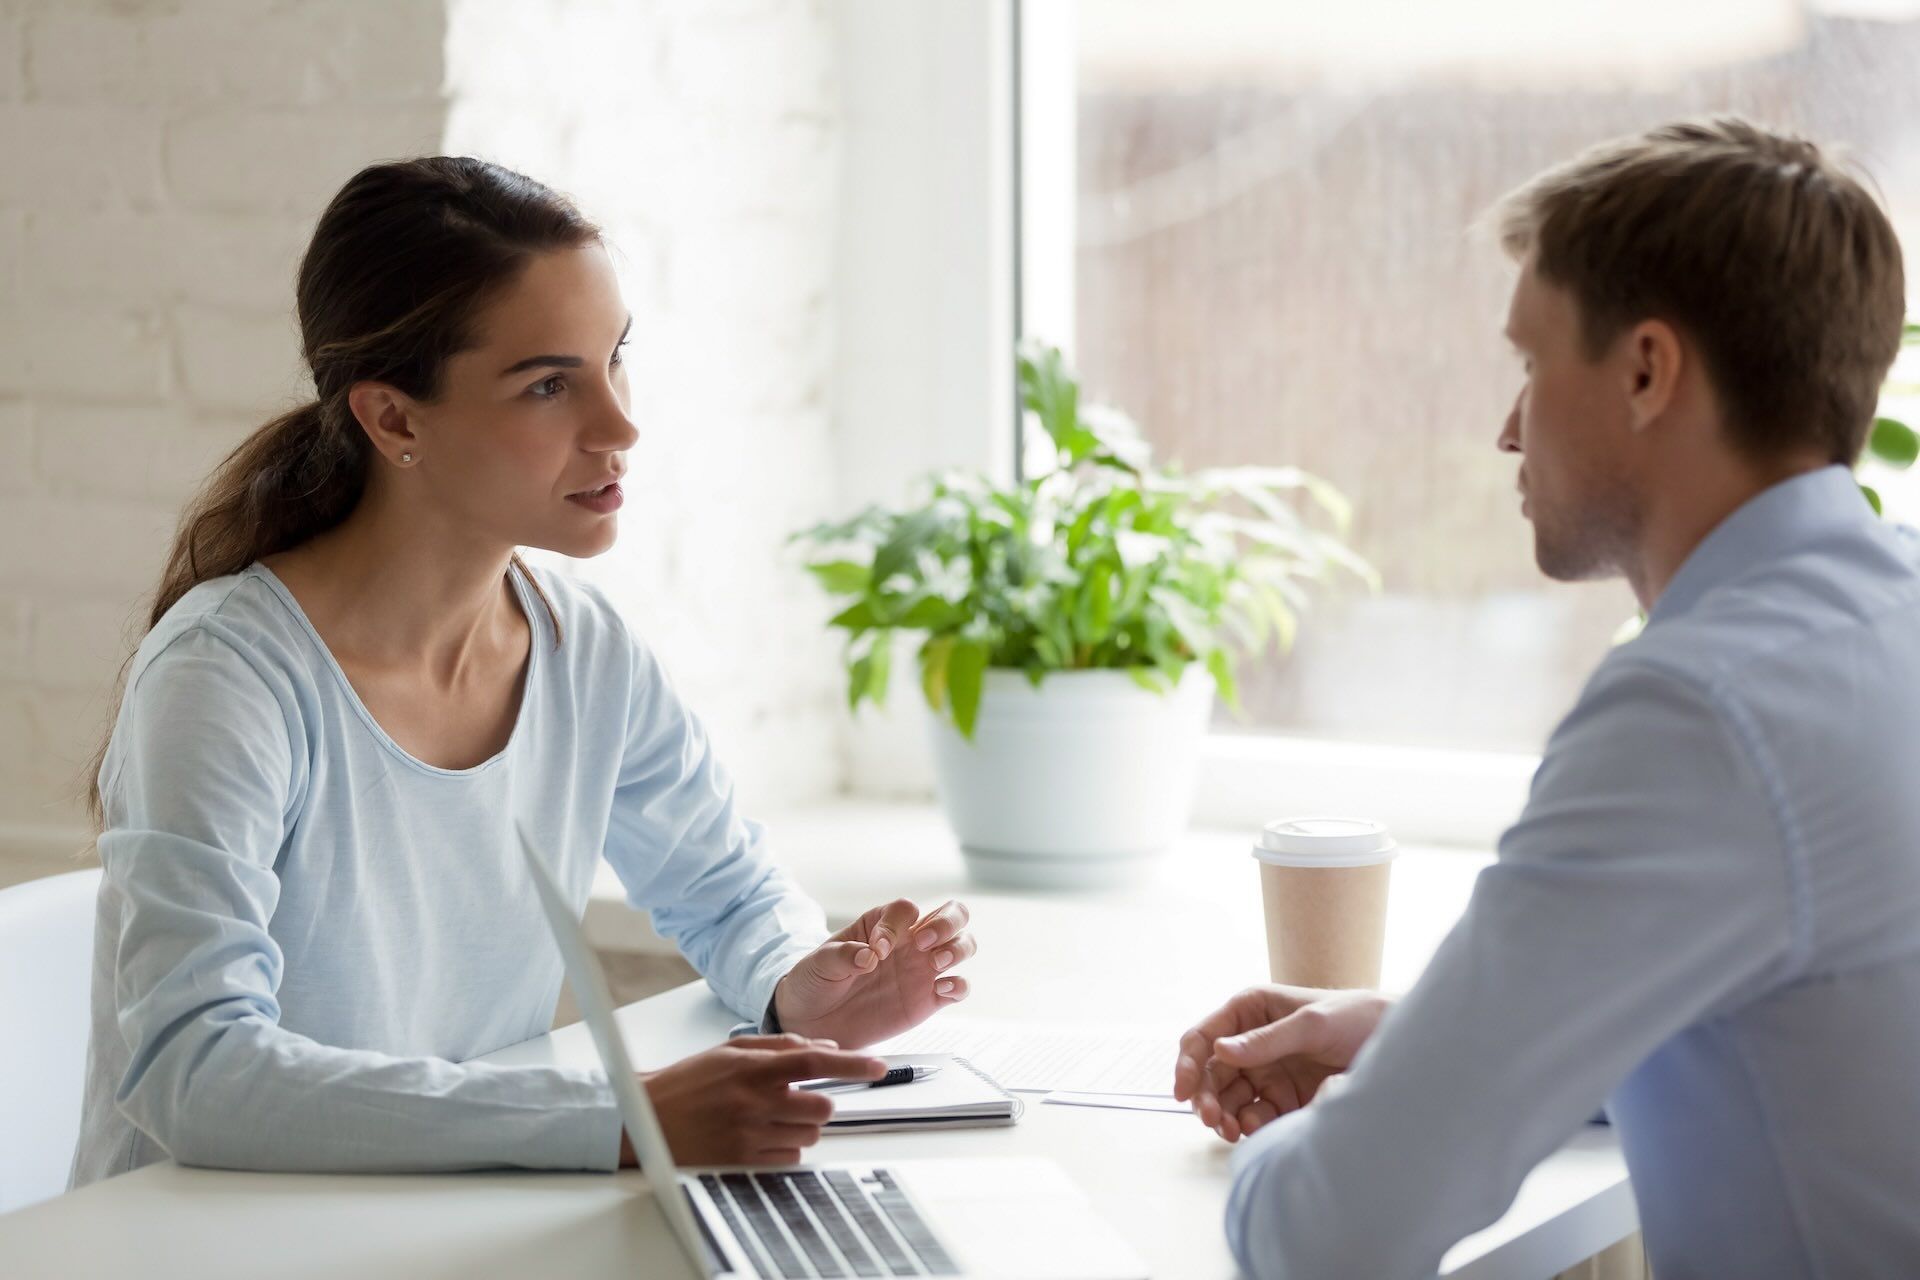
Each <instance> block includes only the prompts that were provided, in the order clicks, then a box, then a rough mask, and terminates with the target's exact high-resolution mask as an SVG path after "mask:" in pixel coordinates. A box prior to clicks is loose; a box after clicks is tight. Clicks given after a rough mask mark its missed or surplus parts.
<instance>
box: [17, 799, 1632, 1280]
mask: <svg viewBox="0 0 1920 1280" xmlns="http://www.w3.org/2000/svg"><path fill="white" fill-rule="evenodd" d="M930 821H931V822H937V819H930V818H929V816H928V815H927V814H925V813H923V812H922V811H919V810H914V809H904V808H903V809H898V810H894V809H884V808H882V809H874V810H871V811H868V812H867V813H866V814H865V816H864V818H858V817H857V818H856V819H855V821H853V822H852V823H851V824H849V823H848V822H847V821H845V820H844V817H839V818H836V817H829V816H826V815H821V816H818V817H816V818H801V819H798V820H796V821H794V822H790V823H789V824H787V826H786V828H784V829H785V830H786V839H785V840H784V841H783V844H782V856H783V859H784V860H786V861H788V862H789V863H790V864H791V865H793V866H795V868H796V870H797V873H798V874H799V875H800V877H801V880H802V882H803V883H805V884H807V885H808V887H809V888H810V889H812V890H813V891H814V892H816V893H817V894H819V895H820V896H821V897H822V898H823V900H825V901H827V903H828V906H829V912H830V914H831V915H840V914H842V912H840V911H838V910H836V908H835V900H836V899H838V898H841V897H843V896H845V895H847V894H852V895H854V896H855V898H856V899H858V898H861V897H863V896H869V895H866V894H865V890H866V889H867V882H868V881H869V880H870V879H872V878H874V876H875V875H876V874H884V875H885V876H886V878H887V882H888V883H889V884H890V885H891V886H892V887H891V888H890V889H889V890H888V891H887V892H886V893H883V894H881V895H879V896H880V897H886V896H892V895H894V894H904V895H906V896H909V897H913V898H915V899H916V900H920V901H924V902H927V903H932V902H936V901H938V900H941V899H944V898H946V897H950V896H956V895H964V896H965V898H966V900H967V901H968V903H969V904H970V906H971V908H972V910H973V913H974V919H975V933H976V934H977V936H978V937H979V939H980V942H981V951H980V954H979V956H978V957H976V958H975V960H973V961H972V962H970V963H969V964H968V965H967V966H966V971H967V972H968V973H969V975H970V978H971V980H972V982H973V984H974V987H975V991H976V995H975V997H974V999H973V1000H971V1001H969V1002H968V1004H967V1005H966V1006H963V1007H965V1008H966V1009H968V1011H969V1012H971V1013H974V1014H977V1015H981V1016H992V1017H995V1018H1015V1019H1036V1020H1038V1019H1044V1018H1046V1017H1047V1016H1049V1015H1050V1014H1056V1013H1058V1012H1059V1011H1062V1010H1070V1011H1071V1013H1072V1016H1073V1017H1075V1018H1076V1019H1103V1018H1115V1019H1124V1020H1126V1021H1129V1022H1136V1023H1137V1022H1141V1021H1152V1022H1160V1023H1163V1024H1165V1025H1168V1026H1170V1027H1171V1026H1175V1025H1178V1024H1181V1023H1184V1022H1187V1021H1191V1020H1192V1018H1193V1017H1195V1016H1197V1015H1198V1014H1199V1013H1201V1012H1204V1010H1205V1009H1206V1008H1208V1007H1211V1004H1212V1003H1215V1002H1217V1001H1218V999H1220V998H1222V997H1223V996H1224V995H1226V994H1227V993H1228V992H1229V991H1230V990H1231V989H1232V988H1233V987H1235V986H1237V985H1242V984H1244V983H1245V982H1246V981H1249V980H1253V979H1255V978H1257V977H1258V976H1259V973H1260V970H1261V967H1262V965H1263V963H1264V962H1263V960H1262V954H1263V953H1262V950H1261V942H1260V921H1259V906H1258V897H1257V894H1256V893H1255V892H1254V890H1253V884H1254V881H1253V870H1252V866H1251V863H1250V861H1249V860H1248V859H1247V857H1246V848H1245V843H1244V841H1242V840H1241V839H1240V838H1239V837H1237V836H1232V835H1218V836H1207V835H1200V836H1196V837H1194V838H1192V839H1191V840H1190V841H1189V842H1188V843H1187V845H1186V846H1185V847H1183V848H1182V849H1181V850H1179V851H1177V853H1176V854H1175V855H1174V859H1176V860H1173V861H1170V862H1169V863H1168V864H1167V866H1166V867H1165V868H1163V871H1162V874H1161V875H1160V876H1159V877H1158V878H1157V879H1156V881H1155V882H1154V883H1152V884H1150V885H1146V886H1141V887H1137V888H1134V889H1130V890H1115V891H1109V892H1106V893H1101V894H1093V895H1054V896H1032V895H1021V894H1005V893H985V892H980V891H978V890H973V889H970V888H968V887H967V886H966V885H965V883H964V880H963V878H962V876H961V873H960V870H959V866H958V863H957V860H955V861H952V862H951V863H950V865H948V864H944V863H943V861H942V859H941V858H940V856H939V854H938V850H939V847H940V846H939V843H938V841H939V840H940V839H941V838H943V837H942V836H940V835H939V834H937V833H933V832H930V829H929V826H928V824H929V822H930ZM809 822H812V823H814V824H816V825H815V827H814V828H813V830H812V831H811V835H809V833H808V831H807V829H806V827H807V824H808V823H809ZM930 848H931V849H932V850H933V852H929V849H930ZM849 849H852V850H854V851H855V852H859V851H861V850H863V849H866V850H868V851H869V852H870V853H874V854H879V855H881V856H882V857H883V859H884V860H883V861H881V862H880V863H879V864H878V866H877V868H876V867H875V865H874V864H873V863H871V862H869V861H867V855H866V854H862V856H861V857H858V858H852V859H849V858H847V857H845V856H842V855H844V854H845V853H846V852H847V851H848V850H849ZM948 856H949V858H951V850H950V848H949V850H948ZM1487 860H1488V859H1487V858H1486V857H1485V856H1484V855H1472V854H1461V853H1447V852H1442V851H1438V850H1414V851H1410V852H1409V853H1408V854H1407V855H1406V856H1404V857H1403V858H1402V859H1401V860H1400V862H1399V864H1398V865H1397V866H1396V868H1395V871H1394V877H1395V880H1394V889H1393V896H1392V900H1391V905H1390V908H1389V931H1390V935H1391V940H1390V942H1389V946H1388V953H1387V983H1386V985H1387V986H1389V987H1390V988H1403V987H1405V986H1406V985H1408V984H1410V982H1411V981H1412V979H1413V978H1414V977H1416V976H1417V975H1418V971H1419V969H1420V967H1421V966H1422V965H1424V964H1425V962H1426V959H1427V957H1428V956H1429V955H1430V954H1431V951H1432V948H1433V946H1434V945H1435V944H1436V943H1437V942H1438V940H1439V938H1440V936H1442V935H1443V934H1444V932H1445V930H1446V928H1447V927H1448V926H1449V925H1450V924H1451V922H1452V920H1453V919H1454V918H1455V917H1457V915H1458V913H1459V910H1460V907H1461V905H1462V904H1463V903H1464V902H1465V900H1466V896H1467V893H1468V891H1469V890H1470V888H1471V882H1472V877H1473V875H1474V874H1475V873H1476V872H1477V871H1478V869H1479V867H1480V866H1482V865H1484V864H1485V863H1486V862H1487ZM863 866H865V867H866V868H867V869H865V870H862V867H863ZM875 900H876V901H877V900H878V898H875ZM619 910H620V909H619V908H617V907H612V906H609V905H607V904H604V903H596V905H595V907H594V908H593V911H592V912H591V913H590V914H591V915H592V916H594V917H597V919H596V932H597V933H599V934H600V935H601V937H600V940H601V941H602V942H603V943H605V942H609V941H620V940H621V939H619V938H608V937H607V936H606V935H607V933H608V931H609V929H612V930H614V931H615V932H618V931H619V930H621V929H625V930H627V931H628V933H627V935H625V939H624V940H625V941H627V942H635V941H638V942H640V943H642V944H644V943H645V941H646V939H645V937H644V933H645V925H644V922H643V921H642V922H640V923H638V924H637V925H636V923H635V922H634V921H632V920H627V921H624V922H622V921H620V920H619V918H618V915H617V914H610V913H614V912H617V911H619ZM610 919H611V921H612V923H611V924H610V923H609V920H610ZM621 1020H622V1023H623V1025H624V1027H625V1028H626V1031H627V1034H628V1039H629V1042H630V1044H631V1045H632V1047H633V1050H634V1054H635V1057H636V1058H637V1060H638V1061H639V1062H640V1064H641V1066H642V1067H643V1068H646V1067H652V1066H658V1065H661V1064H663V1063H665V1062H668V1061H671V1060H673V1059H675V1058H677V1057H680V1056H682V1055H684V1054H686V1053H688V1052H692V1051H694V1050H696V1049H699V1048H701V1047H703V1046H705V1045H708V1044H711V1043H713V1042H714V1041H716V1040H717V1039H719V1038H720V1037H722V1036H723V1035H724V1034H725V1032H726V1029H727V1027H728V1025H729V1024H730V1023H731V1022H732V1021H733V1018H732V1015H731V1014H730V1013H729V1012H728V1011H727V1010H725V1009H724V1008H722V1007H721V1006H720V1004H719V1002H718V1001H717V1000H715V999H714V998H713V997H712V995H711V994H710V993H709V992H708V991H707V989H706V987H705V985H704V984H692V985H689V986H686V987H682V988H680V989H678V990H675V991H671V992H668V993H666V994H664V995H661V996H656V997H654V998H653V999H650V1000H645V1001H642V1002H640V1003H638V1004H635V1005H630V1006H628V1007H627V1008H625V1009H623V1010H622V1011H621ZM1169 1056H1171V1054H1170V1055H1169ZM487 1060H488V1061H496V1062H519V1063H538V1062H570V1063H580V1062H589V1061H591V1060H592V1046H591V1043H590V1042H589V1041H588V1039H587V1037H586V1034H585V1030H584V1028H582V1027H579V1026H573V1027H567V1028H563V1029H562V1030H560V1031H558V1032H556V1033H554V1034H553V1035H551V1036H544V1037H541V1038H539V1039H537V1040H533V1041H529V1042H527V1043H525V1044H523V1045H515V1046H512V1047H510V1048H508V1049H505V1050H502V1051H500V1052H498V1053H496V1054H493V1055H490V1056H489V1058H488V1059H487ZM1008 1154H1020V1155H1043V1156H1047V1157H1050V1158H1052V1159H1054V1160H1056V1161H1058V1162H1059V1163H1060V1164H1061V1165H1063V1166H1064V1167H1065V1168H1066V1169H1067V1171H1068V1173H1069V1174H1070V1175H1071V1176H1072V1177H1073V1178H1074V1179H1075V1181H1076V1182H1078V1183H1079V1184H1080V1186H1081V1187H1083V1188H1084V1189H1085V1190H1086V1191H1087V1193H1088V1194H1089V1196H1090V1197H1091V1198H1092V1199H1093V1201H1094V1204H1095V1205H1096V1207H1097V1208H1098V1209H1099V1211H1100V1212H1101V1213H1103V1214H1104V1215H1105V1216H1106V1217H1107V1218H1108V1220H1109V1221H1110V1222H1112V1223H1113V1224H1114V1227H1115V1229H1116V1230H1118V1231H1120V1232H1121V1233H1122V1234H1123V1235H1125V1236H1126V1237H1127V1238H1128V1239H1129V1240H1130V1241H1131V1242H1132V1243H1133V1244H1134V1246H1135V1248H1136V1249H1138V1250H1139V1251H1140V1252H1141V1254H1142V1255H1144V1256H1145V1257H1146V1259H1147V1260H1148V1262H1149V1264H1150V1266H1151V1268H1152V1271H1153V1274H1154V1275H1155V1276H1162V1277H1185V1276H1194V1277H1227V1276H1230V1275H1232V1274H1233V1271H1234V1268H1233V1264H1232V1261H1231V1258H1230V1257H1229V1255H1228V1253H1227V1251H1226V1246H1225V1243H1224V1240H1223V1237H1222V1234H1221V1225H1220V1212H1221V1206H1222V1205H1223V1204H1224V1202H1225V1196H1226V1189H1227V1182H1228V1161H1227V1157H1228V1154H1229V1148H1228V1147H1227V1146H1226V1145H1225V1144H1223V1143H1221V1142H1220V1141H1219V1140H1218V1139H1216V1138H1215V1137H1214V1136H1213V1135H1212V1134H1211V1133H1209V1132H1207V1131H1206V1130H1204V1129H1203V1128H1201V1126H1200V1125H1199V1124H1198V1123H1196V1122H1195V1121H1193V1120H1192V1119H1191V1118H1189V1117H1185V1116H1180V1115H1170V1114H1158V1113H1149V1112H1134V1111H1115V1110H1100V1109H1091V1108H1079V1107H1065V1106H1051V1105H1030V1106H1029V1107H1028V1110H1027V1114H1026V1118H1025V1119H1024V1120H1022V1122H1021V1123H1020V1124H1019V1125H1017V1126H1015V1127H1013V1128H1011V1129H981V1130H970V1131H962V1132H947V1133H929V1134H917V1133H900V1134H868V1135H857V1136H835V1137H832V1138H829V1139H828V1140H827V1141H825V1142H823V1143H821V1144H820V1146H818V1147H816V1148H814V1149H813V1156H814V1158H823V1159H856V1160H864V1159H882V1160H900V1159H908V1158H912V1157H914V1156H988V1155H1008ZM1637 1224H1638V1219H1637V1216H1636V1214H1635V1210H1634V1205H1633V1198H1632V1193H1631V1189H1630V1187H1629V1186H1628V1183H1627V1179H1626V1172H1625V1167H1624V1165H1623V1164H1622V1162H1621V1159H1620V1155H1619V1151H1618V1148H1617V1146H1616V1144H1615V1142H1614V1140H1613V1136H1612V1134H1611V1132H1610V1131H1608V1130H1605V1129H1589V1130H1586V1131H1584V1132H1582V1133H1581V1134H1579V1135H1577V1136H1576V1137H1575V1139H1574V1140H1573V1141H1572V1142H1571V1143H1570V1144H1569V1145H1568V1146H1567V1147H1566V1148H1564V1149H1563V1150H1561V1151H1560V1152H1558V1153H1556V1154H1555V1155H1554V1156H1552V1157H1551V1158H1549V1159H1548V1160H1547V1161H1545V1162H1544V1163H1542V1164H1541V1166H1540V1167H1539V1168H1538V1169H1536V1170H1535V1171H1534V1172H1533V1174H1532V1175H1531V1176H1530V1177H1529V1178H1528V1179H1527V1181H1526V1183H1525V1184H1524V1185H1523V1186H1522V1188H1521V1190H1520V1193H1519V1195H1518V1197H1517V1198H1516V1200H1515V1202H1514V1204H1513V1206H1512V1207H1511V1208H1510V1209H1509V1210H1508V1212H1507V1213H1506V1214H1505V1215H1504V1216H1503V1217H1502V1218H1501V1219H1500V1220H1499V1221H1497V1222H1495V1223H1494V1224H1493V1225H1492V1226H1490V1227H1488V1228H1487V1229H1486V1230H1484V1231H1482V1232H1479V1233H1478V1234H1476V1235H1474V1236H1471V1237H1469V1238H1468V1239H1466V1240H1463V1241H1461V1242H1460V1244H1458V1245H1457V1246H1456V1247H1455V1248H1454V1249H1453V1250H1452V1251H1450V1252H1449V1254H1448V1255H1447V1258H1446V1263H1445V1272H1446V1274H1447V1275H1449V1276H1459V1277H1471V1278H1474V1280H1489V1278H1492V1277H1509V1278H1511V1280H1539V1278H1540V1277H1544V1276H1548V1275H1551V1274H1552V1273H1554V1272H1555V1271H1558V1270H1560V1269H1563V1268H1565V1267H1568V1266H1572V1265H1574V1264H1575V1263H1577V1262H1579V1261H1580V1260H1582V1259H1584V1258H1586V1257H1588V1256H1590V1255H1592V1254H1594V1253H1596V1252H1599V1251H1600V1250H1601V1249H1603V1248H1605V1247H1607V1246H1608V1245H1610V1244H1612V1243H1614V1242H1615V1241H1617V1240H1619V1239H1621V1238H1623V1237H1625V1236H1626V1235H1628V1234H1630V1233H1631V1232H1632V1231H1634V1230H1635V1229H1636V1227H1637ZM0 1274H4V1275H5V1276H6V1277H7V1278H8V1280H15V1278H16V1277H21V1278H24V1277H28V1276H39V1275H47V1276H68V1275H116V1276H119V1275H139V1276H153V1277H162V1278H164V1277H173V1276H178V1277H183V1278H184V1277H188V1276H191V1277H193V1280H208V1278H211V1277H219V1276H227V1275H231V1276H235V1277H242V1276H244V1277H247V1278H248V1280H253V1278H254V1277H257V1276H259V1275H262V1274H269V1275H273V1276H275V1277H276V1280H279V1278H280V1277H291V1276H354V1277H387V1276H391V1277H396V1278H397V1277H403V1276H404V1277H409V1278H411V1277H418V1276H432V1275H445V1276H456V1275H457V1276H459V1277H462V1280H472V1278H474V1277H488V1276H499V1277H513V1278H514V1280H523V1278H526V1277H541V1276H545V1275H548V1274H566V1275H568V1276H569V1277H590V1276H599V1275H606V1276H622V1277H632V1276H635V1275H643V1274H644V1275H648V1276H656V1275H657V1276H672V1275H681V1274H691V1273H690V1272H689V1271H688V1270H687V1269H686V1267H685V1264H684V1262H683V1261H682V1260H681V1259H680V1257H679V1255H678V1253H677V1251H676V1250H675V1248H674V1246H673V1245H672V1243H671V1241H670V1237H669V1236H668V1234H667V1232H666V1228H665V1224H664V1222H663V1221H662V1220H661V1219H660V1217H659V1215H658V1213H657V1211H656V1209H655V1208H654V1205H653V1202H652V1199H651V1197H650V1196H649V1195H648V1194H647V1191H646V1185H645V1182H644V1180H643V1179H642V1178H641V1177H640V1175H639V1174H638V1173H635V1172H627V1173H622V1174H618V1175H615V1176H612V1177H607V1176H604V1175H593V1174H586V1175H581V1174H512V1173H498V1174H467V1175H457V1176H432V1177H423V1176H415V1177H345V1176H306V1175H287V1174H279V1175H260V1174H245V1173H224V1172H216V1171H209V1170H190V1169H182V1168H179V1167H177V1166H173V1165H157V1166H153V1167H150V1168H147V1169H143V1170H140V1171H138V1172H136V1173H133V1174H129V1175H127V1176H125V1177H121V1178H115V1179H111V1180H109V1181H107V1182H104V1183H100V1184H97V1185H95V1186H92V1187H89V1188H87V1189H85V1190H83V1191H80V1192H77V1193H75V1194H72V1195H68V1196H63V1197H60V1198H59V1199H57V1200H54V1201H51V1202H48V1203H46V1204H42V1205H37V1206H34V1207H32V1208H29V1209H25V1210H22V1211H20V1212H18V1213H15V1214H11V1215H7V1216H5V1217H0Z"/></svg>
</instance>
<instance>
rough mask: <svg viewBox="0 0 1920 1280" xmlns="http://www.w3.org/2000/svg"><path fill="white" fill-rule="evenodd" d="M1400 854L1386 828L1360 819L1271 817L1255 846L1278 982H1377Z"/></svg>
mask: <svg viewBox="0 0 1920 1280" xmlns="http://www.w3.org/2000/svg"><path fill="white" fill-rule="evenodd" d="M1397 853H1398V849H1397V848H1396V847H1395V845H1394V843H1393V840H1392V838H1391V837H1389V836H1388V835H1387V833H1386V829H1385V828H1384V827H1382V826H1380V824H1378V823H1371V822H1365V821H1362V820H1356V819H1329V818H1308V819H1289V820H1285V821H1282V822H1274V823H1269V824H1268V825H1267V828H1266V830H1265V831H1263V832H1262V833H1261V842H1260V844H1259V845H1257V846H1255V848H1254V857H1255V858H1257V859H1259V862H1260V897H1261V902H1262V904H1263V905H1264V907H1265V910H1266V920H1267V968H1268V973H1269V975H1270V976H1271V977H1272V979H1273V981H1275V982H1279V983H1286V984H1288V985H1290V986H1300V987H1332V988H1350V987H1377V986H1379V985H1380V961H1381V956H1382V954H1383V953H1384V952H1385V950H1386V938H1387V886H1388V881H1389V878H1390V876H1391V873H1392V871H1393V858H1394V856H1395V855H1396V854H1397Z"/></svg>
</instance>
